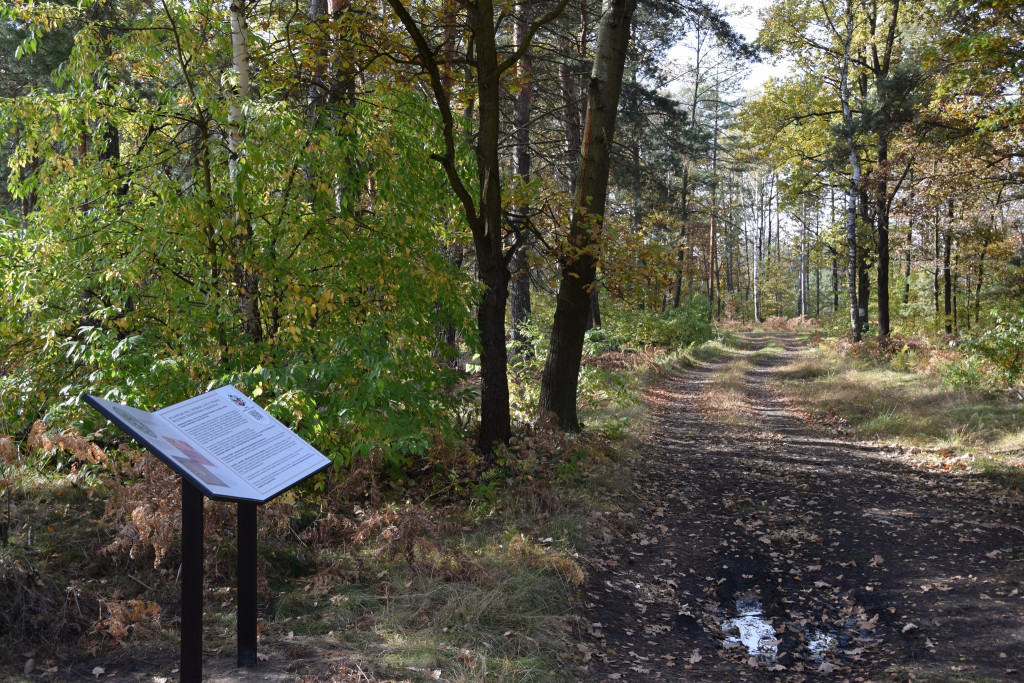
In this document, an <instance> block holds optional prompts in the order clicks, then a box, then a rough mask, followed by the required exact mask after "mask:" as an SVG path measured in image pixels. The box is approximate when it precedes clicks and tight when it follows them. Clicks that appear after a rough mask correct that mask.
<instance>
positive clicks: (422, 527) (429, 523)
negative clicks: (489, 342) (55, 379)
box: [0, 343, 729, 681]
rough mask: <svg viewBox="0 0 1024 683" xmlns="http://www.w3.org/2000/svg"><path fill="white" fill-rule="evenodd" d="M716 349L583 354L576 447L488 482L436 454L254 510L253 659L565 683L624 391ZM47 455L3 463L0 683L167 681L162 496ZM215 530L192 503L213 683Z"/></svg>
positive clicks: (174, 631)
mask: <svg viewBox="0 0 1024 683" xmlns="http://www.w3.org/2000/svg"><path fill="white" fill-rule="evenodd" d="M728 348H729V347H728V346H727V345H725V344H721V343H711V344H706V345H704V346H702V347H693V348H690V349H688V350H686V351H680V352H677V353H666V352H664V351H659V350H652V349H646V350H642V351H631V352H616V353H611V354H600V355H598V356H595V357H593V358H591V359H589V360H588V361H587V362H588V369H587V372H588V377H587V379H586V381H587V382H589V389H588V399H587V402H586V405H585V406H584V408H585V410H584V411H582V413H581V414H582V417H583V419H584V420H585V422H586V424H587V430H586V431H585V432H584V434H582V435H565V434H561V433H558V432H555V431H553V430H548V429H545V428H543V427H537V426H531V425H521V426H520V428H519V429H518V433H517V436H516V439H515V441H514V442H513V444H512V445H511V447H510V448H509V449H508V450H507V451H505V452H504V453H502V454H500V455H499V456H498V457H497V458H495V459H494V460H493V461H491V462H487V463H482V462H480V460H479V458H477V457H476V456H474V455H473V454H472V452H470V451H469V449H468V448H464V447H458V446H457V447H454V448H453V447H451V446H448V447H439V448H438V450H437V452H435V453H433V454H432V456H431V458H428V459H425V460H424V461H423V462H420V463H412V464H411V465H410V468H409V471H410V472H416V474H415V475H410V477H409V478H407V479H404V480H401V481H392V480H386V479H383V478H382V477H381V476H380V475H379V474H378V473H377V472H378V471H379V468H378V467H377V466H378V465H379V459H378V460H377V461H376V462H375V461H374V460H373V459H370V460H369V461H368V462H366V463H363V464H362V465H361V466H357V467H356V468H354V470H353V471H351V472H347V473H345V474H344V476H342V475H340V474H333V475H330V476H325V477H322V478H320V479H317V480H314V481H312V482H309V483H308V485H306V486H305V488H304V489H302V490H301V491H298V492H297V494H296V495H290V494H289V495H286V496H284V497H283V498H282V499H278V500H277V501H275V502H273V503H271V504H268V505H266V506H264V507H262V508H261V509H260V526H259V528H260V549H259V550H260V560H259V562H260V572H259V573H260V603H261V613H260V632H261V641H260V648H261V653H263V654H266V655H268V656H269V657H270V662H271V663H272V664H273V665H276V666H277V667H279V668H281V669H283V670H287V671H288V672H289V673H288V675H287V676H286V677H285V678H283V679H282V680H299V679H301V678H302V677H303V676H306V677H307V679H308V680H332V677H335V678H336V679H337V680H349V679H347V678H344V677H343V676H342V674H344V673H345V672H352V671H357V672H363V673H365V674H366V678H365V680H370V681H372V680H402V681H405V680H413V681H417V680H436V679H437V678H438V677H440V678H442V679H444V680H449V681H554V680H565V679H567V678H568V679H572V678H573V677H574V676H573V672H574V671H575V670H577V665H578V662H577V661H576V657H578V656H579V655H578V653H577V651H576V648H575V646H574V642H575V639H576V636H577V633H578V631H577V629H578V628H580V627H581V626H583V625H582V624H581V621H580V620H581V614H582V610H581V609H580V607H579V602H580V595H579V594H580V587H581V586H582V584H583V582H584V581H585V579H586V575H587V571H588V569H589V561H588V560H587V557H588V555H590V554H591V553H593V552H594V549H595V548H596V547H597V546H599V545H600V544H602V543H607V542H609V541H610V539H611V538H613V537H614V536H615V535H616V534H617V533H619V532H620V531H622V530H626V529H628V528H629V521H628V520H629V515H628V514H626V511H628V510H629V509H630V506H631V503H630V501H631V500H632V498H631V496H632V493H631V490H632V489H631V485H630V481H631V477H630V473H629V471H630V464H631V460H632V458H634V457H635V454H636V453H637V451H638V450H639V448H638V445H639V439H640V438H642V436H643V433H644V429H645V427H644V425H645V422H646V421H645V413H646V408H645V406H644V405H643V404H642V402H641V401H640V400H639V399H638V395H639V393H640V390H641V389H642V387H643V386H644V385H645V384H647V383H650V382H652V381H656V380H657V379H658V378H660V377H662V376H664V375H665V374H667V373H670V372H674V371H676V370H677V369H678V368H680V367H681V366H686V365H693V364H695V363H699V362H704V361H707V360H710V359H713V358H715V357H717V356H719V355H720V354H722V353H725V352H726V351H727V350H728ZM51 442H52V444H56V445H54V446H53V448H51V449H49V450H43V449H39V448H36V449H34V450H32V449H25V448H21V449H19V450H17V452H15V451H12V452H11V453H9V457H7V460H6V462H7V465H5V470H4V471H5V472H6V473H7V474H8V475H9V477H8V478H9V481H8V482H7V483H8V484H9V494H8V497H7V498H5V499H4V501H3V502H4V503H6V502H7V500H10V502H11V504H12V505H11V515H10V519H11V530H10V543H9V544H8V545H7V546H5V547H3V548H0V602H2V604H4V605H5V609H4V610H3V613H2V614H0V640H3V641H4V642H5V647H4V648H0V678H3V679H4V680H37V679H38V677H39V676H40V675H41V674H44V673H45V674H46V675H47V677H48V679H49V680H62V679H69V680H71V679H73V680H77V679H80V678H81V677H82V676H83V675H85V676H89V675H91V672H92V670H93V667H95V666H100V667H101V668H104V669H105V670H106V671H107V672H108V673H109V672H111V671H113V670H116V669H117V667H118V666H119V665H121V664H122V663H123V662H125V661H127V660H128V659H130V658H139V657H142V658H144V659H145V660H146V662H147V663H148V664H150V665H151V666H152V667H153V670H152V671H151V672H147V674H152V675H153V676H158V677H160V676H163V677H170V678H173V669H174V668H175V667H176V666H177V640H178V599H179V592H178V584H177V582H176V576H177V568H178V564H179V552H180V551H179V547H178V543H179V539H178V537H177V523H178V522H177V512H178V509H179V507H178V506H179V505H180V503H179V498H178V485H177V481H176V480H175V479H174V477H173V476H172V475H171V473H170V472H169V471H168V470H167V469H166V468H164V467H163V466H162V465H161V464H160V463H158V462H156V461H155V459H153V458H152V457H151V456H146V455H144V454H142V453H139V452H135V451H130V450H128V449H125V448H122V449H121V450H119V451H116V452H115V451H114V450H113V449H108V450H107V452H106V453H105V454H103V453H101V452H99V451H98V450H97V449H96V448H95V446H94V445H92V444H87V442H84V440H81V441H75V440H67V439H65V440H63V441H62V440H60V439H57V438H54V439H52V440H51ZM69 443H70V444H71V446H66V444H69ZM60 444H65V445H64V446H62V445H60ZM86 444H87V445H86ZM76 449H78V450H80V451H81V452H77V451H76ZM83 449H84V450H83ZM86 456H88V458H90V459H92V460H93V461H95V462H92V463H87V462H86ZM233 514H234V510H233V508H232V507H231V506H229V505H226V504H222V503H213V502H207V509H206V529H207V536H206V559H205V563H206V579H205V589H206V595H205V604H206V615H205V622H204V648H205V651H206V653H207V655H208V657H209V658H210V660H209V661H208V662H207V668H208V669H209V668H210V667H211V666H215V665H216V664H217V662H222V663H223V662H227V665H228V666H232V665H233V656H234V654H233V653H234V624H235V621H234V619H235V613H234V593H233V590H234V585H235V567H234V544H235V539H234V530H233V529H234V520H233ZM346 667H347V668H346ZM346 675H347V674H346ZM115 680H116V679H115ZM352 680H355V679H354V678H353V679H352ZM359 680H364V679H362V678H360V679H359Z"/></svg>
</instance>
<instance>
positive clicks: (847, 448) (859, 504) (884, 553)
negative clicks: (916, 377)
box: [578, 333, 1024, 681]
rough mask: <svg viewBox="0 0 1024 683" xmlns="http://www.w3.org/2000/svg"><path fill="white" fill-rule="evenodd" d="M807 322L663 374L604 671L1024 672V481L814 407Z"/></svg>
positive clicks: (597, 579) (618, 675) (691, 676)
mask: <svg viewBox="0 0 1024 683" xmlns="http://www.w3.org/2000/svg"><path fill="white" fill-rule="evenodd" d="M804 339H805V338H804V337H800V336H797V335H793V334H778V333H751V334H746V335H743V336H742V337H741V340H740V341H741V343H740V345H739V346H740V348H741V350H739V351H736V352H734V353H726V354H724V355H722V356H721V357H719V358H717V359H715V360H713V361H711V362H707V363H704V364H702V365H700V366H699V367H697V368H693V369H688V370H686V371H684V372H681V373H679V374H677V375H675V376H673V377H671V378H669V379H666V380H665V381H662V382H661V383H660V384H658V385H656V386H654V387H653V388H652V389H651V390H650V391H649V395H648V401H649V403H650V405H651V408H652V410H653V412H654V418H653V420H654V424H653V433H652V434H651V436H650V447H649V450H648V452H647V453H646V454H645V455H644V456H643V459H642V461H641V465H640V466H639V467H638V468H637V473H636V481H635V487H636V489H637V495H638V499H639V500H640V503H639V507H638V509H637V510H636V511H635V514H636V519H635V522H636V527H635V530H634V531H633V532H632V533H631V534H630V535H628V536H627V537H626V538H617V539H615V540H611V541H610V542H609V543H608V544H607V545H605V546H604V548H603V550H604V554H603V556H602V557H601V558H600V559H598V560H595V566H596V570H595V571H593V572H592V574H591V576H590V577H589V580H588V584H587V585H586V586H585V596H584V600H585V605H586V608H587V615H586V619H587V621H588V622H589V623H590V626H589V634H588V635H587V636H586V637H585V638H584V639H583V640H582V642H581V643H580V644H579V646H578V647H579V649H580V651H581V652H582V653H583V657H584V659H585V660H586V664H585V670H586V675H588V676H589V677H590V679H591V680H595V681H608V680H622V681H644V680H651V679H658V678H660V679H663V680H697V681H734V680H735V681H739V680H749V681H756V680H804V679H808V680H815V679H829V680H843V679H846V680H856V681H861V680H894V679H895V680H935V681H961V680H963V681H989V680H1014V679H1018V678H1019V677H1020V676H1021V671H1024V596H1022V592H1024V530H1022V524H1024V520H1022V516H1021V512H1022V509H1021V498H1020V496H1019V494H1017V493H1013V492H1007V491H1004V490H1002V489H1000V488H998V487H997V486H995V485H993V484H990V483H988V482H986V481H984V480H982V479H979V478H977V477H972V476H968V475H966V474H965V473H964V470H962V469H958V468H956V467H938V468H936V467H935V466H934V463H932V462H926V460H927V459H926V458H922V455H921V453H920V451H919V449H913V448H904V447H902V446H898V445H895V444H882V443H877V442H863V441H859V440H855V439H853V438H849V437H847V436H846V435H845V430H844V429H843V425H842V423H841V422H837V421H828V420H823V419H820V418H815V417H812V416H811V415H809V414H807V413H805V412H803V411H801V409H800V407H799V406H797V405H794V404H793V403H792V402H791V401H790V400H788V399H786V398H785V397H784V396H783V395H782V394H781V393H780V392H779V390H778V386H779V384H780V383H779V375H780V370H781V369H782V368H785V367H786V366H787V365H790V364H792V363H793V362H794V360H795V359H796V358H797V357H798V355H799V354H801V353H803V352H804V347H805V345H806V342H805V341H804ZM941 455H945V454H940V456H939V457H940V458H941ZM606 538H607V537H606ZM741 628H742V631H743V633H742V636H741V632H740V631H741ZM741 637H742V640H745V641H747V642H746V643H744V642H741Z"/></svg>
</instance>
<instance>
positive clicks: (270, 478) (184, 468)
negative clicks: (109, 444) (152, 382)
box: [84, 385, 330, 503]
mask: <svg viewBox="0 0 1024 683" xmlns="http://www.w3.org/2000/svg"><path fill="white" fill-rule="evenodd" d="M84 399H85V401H86V403H88V404H89V405H91V406H92V407H94V408H96V410H98V411H100V412H101V413H102V414H103V415H104V416H106V417H107V418H108V419H109V420H110V421H111V422H113V423H114V424H116V425H117V426H118V427H120V428H121V429H123V430H124V431H126V432H127V433H128V434H130V435H131V436H132V437H134V438H135V440H136V441H138V442H139V443H140V444H142V445H143V446H145V447H146V449H147V450H149V451H150V452H151V453H153V455H155V456H157V457H158V458H160V459H161V460H162V461H163V462H165V463H166V464H167V465H168V466H169V467H171V468H172V469H173V470H174V471H175V472H177V473H178V474H180V475H181V476H183V477H185V478H186V479H188V480H189V481H190V482H192V483H193V484H194V485H195V486H196V487H197V488H198V489H199V490H200V491H202V492H203V493H204V494H205V495H206V496H207V497H208V498H212V499H214V500H233V501H253V502H257V503H265V502H266V501H268V500H270V499H271V498H273V497H274V496H276V495H278V494H279V493H282V492H284V491H286V490H287V489H289V488H291V487H292V486H294V485H295V484H297V483H299V482H300V481H302V480H303V479H305V478H306V477H309V476H311V475H313V474H316V473H317V472H319V471H320V470H322V469H324V468H325V467H327V465H329V464H330V460H328V459H327V457H326V456H324V455H323V454H322V453H320V451H318V450H316V449H315V448H313V447H312V446H310V445H309V444H308V443H306V442H305V441H303V440H302V439H301V438H300V437H299V436H298V435H297V434H295V433H294V432H292V431H291V430H290V429H288V428H287V427H286V426H284V425H283V424H281V423H280V422H278V421H277V420H276V419H274V417H273V416H271V415H270V413H268V412H266V411H265V410H263V409H262V408H260V407H259V406H258V405H256V404H255V403H254V402H253V401H252V400H251V399H249V398H248V397H247V396H245V395H244V394H242V392H240V391H239V390H238V389H236V388H235V387H233V386H230V385H229V386H226V387H221V388H220V389H215V390H213V391H210V392H208V393H205V394H201V395H199V396H195V397H193V398H190V399H188V400H185V401H182V402H181V403H176V404H174V405H172V406H167V407H166V408H161V409H160V410H158V411H156V412H155V413H149V412H146V411H145V410H139V409H138V408H132V407H130V406H125V405H121V404H120V403H114V402H112V401H107V400H105V399H102V398H98V397H96V396H90V395H88V394H87V395H85V396H84Z"/></svg>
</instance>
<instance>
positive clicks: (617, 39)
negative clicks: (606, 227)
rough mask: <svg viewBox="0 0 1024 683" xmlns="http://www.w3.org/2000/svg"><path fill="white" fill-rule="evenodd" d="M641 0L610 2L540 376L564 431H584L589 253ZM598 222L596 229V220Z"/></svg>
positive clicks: (544, 399) (548, 407)
mask: <svg viewBox="0 0 1024 683" xmlns="http://www.w3.org/2000/svg"><path fill="white" fill-rule="evenodd" d="M635 9H636V0H605V2H604V6H603V8H602V12H601V22H600V26H599V28H598V38H597V45H596V49H595V53H594V65H593V69H592V71H591V77H590V85H589V87H588V93H587V118H586V124H585V126H584V132H583V139H582V144H581V148H580V162H579V163H580V170H579V173H578V174H577V178H578V181H577V184H578V187H577V192H576V200H575V207H574V210H573V215H572V219H571V223H570V226H569V245H570V249H572V250H574V253H573V254H569V255H567V256H568V257H563V258H562V263H561V270H562V277H561V282H560V283H559V287H558V299H557V301H558V303H557V304H556V306H555V317H554V322H553V324H552V327H551V344H550V346H549V351H548V359H547V363H546V364H545V366H544V374H543V377H542V378H541V389H540V409H541V410H542V411H549V412H551V413H554V415H555V416H556V417H557V419H558V424H559V426H560V427H561V428H562V429H565V430H568V431H577V430H579V428H580V424H579V418H578V415H577V412H576V395H577V389H578V384H579V371H580V362H581V360H582V356H583V337H584V334H585V332H586V327H587V316H588V314H589V311H590V306H591V286H592V285H593V283H594V279H595V277H596V275H597V267H596V265H597V262H596V259H595V257H594V255H593V254H591V253H590V252H589V249H590V247H592V246H593V245H594V241H595V239H594V235H593V232H592V231H593V230H596V229H599V228H600V221H601V220H602V219H603V218H604V207H605V199H606V196H607V191H608V173H609V168H610V163H611V146H612V136H613V135H614V131H615V116H616V113H617V110H618V106H619V93H620V91H621V89H622V74H623V68H624V66H625V62H626V51H627V47H628V44H629V34H630V20H631V19H632V16H633V11H634V10H635ZM595 221H597V225H595V224H594V222H595Z"/></svg>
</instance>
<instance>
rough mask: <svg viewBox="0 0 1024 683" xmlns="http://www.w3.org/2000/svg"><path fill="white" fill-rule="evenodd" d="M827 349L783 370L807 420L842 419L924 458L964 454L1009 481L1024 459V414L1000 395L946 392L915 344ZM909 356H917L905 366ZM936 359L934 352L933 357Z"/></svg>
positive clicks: (925, 350) (928, 353) (926, 349)
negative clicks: (810, 417)
mask: <svg viewBox="0 0 1024 683" xmlns="http://www.w3.org/2000/svg"><path fill="white" fill-rule="evenodd" d="M848 347H849V345H848V344H845V343H838V344H837V343H825V344H822V345H818V346H816V347H813V348H810V349H808V350H806V351H804V352H802V353H800V354H798V355H796V356H795V357H794V359H793V361H792V362H790V363H789V364H788V365H787V366H785V367H784V368H782V369H781V373H780V374H781V376H782V377H783V378H784V379H785V380H786V381H785V382H784V389H785V390H786V392H787V393H789V394H790V395H792V396H793V397H794V398H795V400H796V401H797V402H798V403H799V404H801V405H802V406H804V407H806V408H807V409H809V410H810V411H811V412H812V413H818V414H822V415H829V416H835V417H839V418H842V419H843V420H844V421H845V422H846V424H847V425H848V427H849V429H850V431H851V432H852V433H853V434H855V435H857V436H861V437H865V438H871V439H878V440H882V441H895V442H899V443H903V444H905V445H908V446H914V447H918V448H920V449H922V450H923V452H924V453H928V452H932V453H949V452H968V451H970V452H971V453H972V454H973V455H975V456H977V461H976V462H977V463H978V464H977V465H976V468H977V469H981V470H982V471H985V472H988V473H990V474H992V475H993V476H996V475H997V474H998V473H1000V472H1002V474H998V476H1000V477H1001V478H1003V479H1007V480H1013V479H1014V478H1015V477H1017V476H1018V473H1017V472H1016V471H1017V470H1019V469H1020V462H1021V458H1020V456H1021V455H1022V454H1024V410H1022V404H1021V403H1020V402H1019V401H1017V400H1014V399H1012V398H1011V397H1009V396H1008V395H1006V394H1001V393H998V392H992V391H986V390H983V389H964V388H952V387H950V386H948V385H946V384H944V383H943V382H942V379H941V377H940V376H939V375H938V374H937V373H936V372H933V371H931V370H932V369H933V368H934V366H935V361H934V359H935V358H936V356H937V355H942V354H946V355H948V353H949V351H947V350H945V349H937V350H933V349H931V347H930V346H929V345H928V344H927V342H924V341H921V340H896V341H894V342H892V343H890V344H887V345H885V346H884V347H879V346H878V345H877V344H875V345H872V346H871V347H870V348H864V349H850V348H848ZM908 351H915V355H914V356H912V357H911V358H912V360H913V362H907V354H908ZM933 351H934V352H933Z"/></svg>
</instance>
